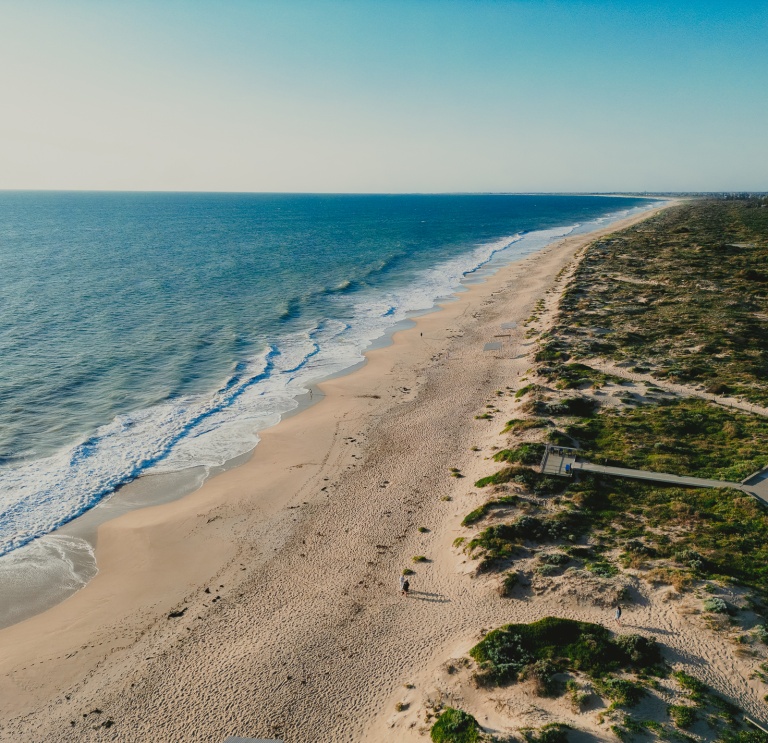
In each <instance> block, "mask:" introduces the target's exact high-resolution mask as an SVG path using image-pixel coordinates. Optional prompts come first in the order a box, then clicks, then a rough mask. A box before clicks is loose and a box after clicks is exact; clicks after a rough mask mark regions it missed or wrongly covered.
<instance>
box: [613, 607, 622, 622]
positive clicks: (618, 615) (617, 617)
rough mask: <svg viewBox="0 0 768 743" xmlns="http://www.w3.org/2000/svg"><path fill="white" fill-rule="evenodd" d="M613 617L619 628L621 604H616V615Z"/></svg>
mask: <svg viewBox="0 0 768 743" xmlns="http://www.w3.org/2000/svg"><path fill="white" fill-rule="evenodd" d="M614 616H615V617H616V624H618V625H619V626H621V604H618V606H617V607H616V613H615V614H614Z"/></svg>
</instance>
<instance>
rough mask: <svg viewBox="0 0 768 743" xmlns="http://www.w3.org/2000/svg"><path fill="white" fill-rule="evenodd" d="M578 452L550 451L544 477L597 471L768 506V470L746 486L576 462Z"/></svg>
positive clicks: (756, 476)
mask: <svg viewBox="0 0 768 743" xmlns="http://www.w3.org/2000/svg"><path fill="white" fill-rule="evenodd" d="M576 455H577V450H575V449H566V448H554V449H549V450H547V452H546V453H545V455H544V458H543V459H542V462H541V472H542V474H545V475H564V476H565V477H570V476H571V475H572V474H573V473H574V472H579V471H584V472H596V473H598V474H601V475H613V476H614V477H627V478H630V479H632V480H646V481H649V482H663V483H666V484H668V485H678V486H680V487H683V488H731V489H733V490H741V491H742V492H743V493H747V494H748V495H751V496H753V497H754V498H757V499H758V500H760V501H762V502H763V503H765V504H766V505H768V469H766V470H762V471H761V472H759V473H756V474H755V475H752V476H750V477H748V478H747V479H746V480H745V481H744V482H743V483H740V482H728V481H726V480H709V479H707V478H704V477H687V476H684V475H682V476H681V475H670V474H667V473H665V472H651V471H649V470H633V469H628V468H626V467H608V466H605V465H601V464H592V463H591V462H581V461H579V460H578V459H577V456H576Z"/></svg>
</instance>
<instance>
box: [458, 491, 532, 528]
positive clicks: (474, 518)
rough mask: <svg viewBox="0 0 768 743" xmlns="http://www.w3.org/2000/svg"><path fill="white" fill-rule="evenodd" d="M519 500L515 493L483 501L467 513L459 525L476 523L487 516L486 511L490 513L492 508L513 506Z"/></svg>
mask: <svg viewBox="0 0 768 743" xmlns="http://www.w3.org/2000/svg"><path fill="white" fill-rule="evenodd" d="M519 501H520V499H519V498H518V497H517V496H516V495H505V496H503V497H501V498H496V499H495V500H491V501H488V502H487V503H483V505H482V506H480V507H479V508H476V509H475V510H474V511H471V512H470V513H468V514H467V515H466V516H465V517H464V519H463V520H462V522H461V525H462V526H471V525H472V524H474V523H477V522H478V521H480V519H482V518H484V517H485V516H487V515H488V513H490V511H492V510H493V509H496V508H505V507H508V506H514V505H517V503H519Z"/></svg>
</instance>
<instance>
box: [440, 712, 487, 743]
mask: <svg viewBox="0 0 768 743" xmlns="http://www.w3.org/2000/svg"><path fill="white" fill-rule="evenodd" d="M480 735H481V733H480V725H478V723H477V720H476V719H475V718H474V717H472V715H470V714H469V713H468V712H464V711H463V710H460V709H455V708H454V707H446V708H445V709H444V710H443V711H442V712H441V713H440V716H439V717H438V718H437V720H436V721H435V724H434V725H433V726H432V730H431V731H430V737H431V738H432V740H433V741H434V743H477V741H479V740H480V739H481V738H480Z"/></svg>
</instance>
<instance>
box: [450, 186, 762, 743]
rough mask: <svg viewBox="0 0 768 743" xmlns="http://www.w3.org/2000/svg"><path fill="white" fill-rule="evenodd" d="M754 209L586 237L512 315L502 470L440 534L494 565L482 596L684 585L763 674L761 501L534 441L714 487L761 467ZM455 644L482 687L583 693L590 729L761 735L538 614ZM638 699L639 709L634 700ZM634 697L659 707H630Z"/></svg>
mask: <svg viewBox="0 0 768 743" xmlns="http://www.w3.org/2000/svg"><path fill="white" fill-rule="evenodd" d="M756 206H757V205H756V204H753V203H751V200H749V199H745V200H742V201H740V202H729V201H722V202H716V201H698V202H692V203H688V204H684V205H682V206H680V207H676V208H673V209H670V210H667V211H666V212H664V213H662V214H661V215H659V216H657V217H655V218H653V219H651V220H649V221H647V222H644V223H641V224H639V225H638V226H636V227H633V228H631V229H629V230H626V231H624V232H621V233H618V234H614V235H610V236H608V237H606V238H603V239H602V240H600V241H598V242H597V243H595V244H593V245H591V246H590V247H588V248H587V250H586V254H585V255H584V258H583V260H582V262H581V263H580V264H579V265H578V266H577V267H576V269H575V271H574V273H573V276H572V279H571V281H570V283H569V284H568V286H567V287H566V290H565V293H564V295H563V297H562V299H561V302H560V304H559V307H558V309H557V314H556V317H555V320H554V325H553V326H552V327H549V328H547V327H546V326H543V322H544V320H543V319H542V318H543V316H544V309H543V306H537V307H536V310H535V312H534V315H533V316H532V317H531V318H529V324H531V325H532V324H534V323H540V324H542V327H540V328H539V329H538V332H537V336H538V339H539V340H538V351H537V352H536V356H535V362H536V363H535V367H534V368H533V369H531V370H530V371H529V372H527V375H526V378H525V379H523V380H522V381H521V382H520V384H521V385H522V386H521V387H520V388H519V389H518V390H517V391H514V390H513V391H511V392H510V395H511V396H512V397H513V400H514V402H513V405H514V411H515V413H514V415H515V417H513V418H511V419H510V420H509V421H508V422H507V424H506V426H505V427H504V428H503V430H502V431H501V435H502V436H503V437H504V442H503V444H502V446H500V447H499V449H498V450H497V451H496V452H495V453H494V454H493V456H492V459H493V460H494V461H495V462H496V463H498V464H501V465H502V466H501V467H499V466H498V464H497V467H496V471H491V472H490V473H489V474H487V475H485V476H484V477H482V478H480V479H479V480H477V482H476V483H475V485H476V487H477V488H481V489H485V490H486V491H487V492H489V496H488V499H487V500H486V501H485V502H484V503H481V504H480V505H479V506H477V507H475V508H474V510H472V511H471V512H469V513H467V515H466V516H465V517H464V520H463V521H462V526H463V527H465V528H467V529H471V530H472V531H471V533H468V534H467V536H466V538H459V539H457V540H456V541H455V543H454V544H455V546H457V547H458V548H460V549H462V550H464V551H465V552H466V553H467V554H468V555H469V556H470V557H471V558H474V559H478V560H479V562H478V563H477V569H476V572H477V574H482V573H497V574H498V575H499V580H498V583H496V586H497V590H498V593H499V595H501V596H507V597H508V596H510V595H512V593H513V591H515V589H517V587H518V586H522V587H525V588H526V589H528V590H527V591H524V590H521V591H520V592H519V596H520V597H521V598H522V599H523V600H524V599H525V597H526V596H527V595H530V593H531V592H534V593H538V592H540V591H544V590H549V589H548V588H547V586H550V587H552V590H554V589H556V588H558V587H559V586H561V585H569V582H571V583H570V585H571V586H572V585H574V584H573V583H572V581H576V580H582V579H583V580H587V578H586V576H590V577H589V578H588V580H590V581H591V583H588V585H589V586H591V587H592V588H594V587H596V586H598V585H610V586H612V593H611V592H609V593H606V595H608V596H611V597H613V598H612V599H611V601H609V602H608V604H607V605H611V603H612V604H613V605H615V603H616V601H618V600H621V602H622V603H623V602H625V601H631V600H632V596H633V595H634V593H633V592H634V591H635V588H633V589H632V592H628V591H627V586H630V585H634V586H635V587H637V586H638V585H642V583H640V584H638V583H637V580H638V579H639V580H640V581H642V582H644V583H645V584H646V586H648V587H650V588H651V589H653V588H656V587H659V586H670V588H671V589H674V590H670V591H669V592H666V593H665V595H666V598H664V599H663V600H665V601H668V600H672V599H674V598H680V596H681V594H684V593H689V594H692V593H693V592H694V591H695V592H696V595H695V597H694V596H692V595H691V596H690V597H689V599H687V601H688V603H689V604H690V605H691V607H692V608H691V609H690V611H692V612H693V613H694V614H698V615H700V617H701V620H700V621H701V622H702V625H703V626H708V627H710V628H712V629H719V630H727V631H728V633H729V637H730V640H732V641H733V642H734V643H736V644H737V645H738V648H737V651H736V652H737V653H739V654H742V655H744V656H745V657H746V656H749V657H754V658H755V659H756V661H755V667H756V668H757V670H756V671H755V672H754V676H755V678H760V679H761V680H763V681H764V682H766V683H768V681H766V679H768V670H766V669H768V665H767V664H765V663H763V664H762V665H760V664H759V661H760V660H761V659H763V660H764V658H763V655H764V647H763V644H764V643H768V641H767V640H766V639H765V638H768V630H766V629H765V627H766V622H765V617H766V614H768V510H766V509H765V507H764V506H763V505H762V503H761V502H760V501H758V500H757V499H755V498H753V497H751V496H749V495H747V494H746V493H744V492H742V491H741V490H737V489H730V488H723V489H694V488H682V487H672V486H664V485H659V484H654V483H649V482H644V481H634V480H628V479H622V478H618V477H611V476H606V475H600V474H591V473H585V472H580V473H579V477H578V478H577V479H566V478H558V477H551V476H548V475H543V474H541V473H540V472H538V471H537V468H536V466H537V465H538V463H539V462H540V461H541V458H542V454H543V451H544V448H545V446H546V445H547V444H554V445H556V446H566V447H573V448H576V449H579V450H580V456H581V457H583V459H585V460H587V461H591V462H594V463H596V464H605V465H612V466H620V467H627V468H632V469H642V470H650V471H656V472H664V473H671V474H677V475H692V476H695V477H704V478H710V479H716V480H722V481H727V482H733V483H738V482H740V481H742V480H743V479H744V478H746V477H748V476H749V475H751V474H752V473H754V472H756V471H758V470H761V469H762V468H764V467H766V466H768V419H766V417H765V416H764V415H763V414H762V413H761V411H760V410H759V409H755V407H754V406H756V405H768V272H766V269H765V266H766V265H768V209H759V208H756ZM533 330H534V328H531V332H533ZM606 369H608V371H606ZM614 372H615V373H614ZM724 396H727V398H728V399H727V400H725V402H727V403H733V404H734V405H733V406H730V405H724V404H722V403H723V397H724ZM702 398H704V399H702ZM739 405H740V406H741V409H739V407H738V406H739ZM750 406H753V407H750ZM628 581H629V582H628ZM632 581H633V582H634V584H633V583H632ZM600 582H602V584H601V583H600ZM531 586H532V588H531ZM592 588H590V591H591V590H592ZM569 590H570V589H569ZM641 592H642V591H641ZM657 595H661V594H657ZM590 598H592V599H594V601H595V603H596V605H602V606H605V605H606V604H605V603H603V604H598V601H599V600H600V598H599V597H596V596H590ZM633 653H634V655H633ZM470 655H471V657H472V658H473V659H474V660H475V662H476V671H475V680H476V682H477V683H478V684H479V685H481V686H496V685H508V684H514V683H517V682H518V681H527V682H530V684H531V685H532V687H533V689H534V691H535V693H537V694H539V695H542V696H549V697H557V696H560V695H563V694H567V695H568V696H567V698H568V700H569V702H570V706H571V708H572V709H573V711H574V713H576V714H581V713H582V712H583V711H584V709H585V708H587V707H588V706H590V699H594V698H595V697H600V698H602V700H603V702H602V704H603V709H604V711H603V712H601V714H600V717H599V721H600V722H605V723H606V724H607V725H608V727H609V729H610V730H611V731H612V732H613V734H614V735H615V736H616V737H617V738H618V739H620V740H623V741H624V740H630V739H632V738H633V737H635V736H640V737H642V736H646V737H651V738H656V739H661V740H669V741H680V743H682V742H683V741H692V740H712V741H718V743H768V735H766V734H764V733H763V732H761V731H760V730H758V729H752V728H749V727H747V726H745V724H744V722H743V713H742V712H741V710H740V709H739V708H738V707H737V706H736V705H734V704H732V703H731V702H730V701H728V700H727V699H725V698H724V697H722V696H721V695H720V694H718V693H716V692H715V691H713V690H711V689H710V688H709V687H708V686H707V685H706V684H704V683H703V682H702V681H700V680H699V679H698V678H696V677H694V676H692V675H690V674H688V673H686V672H685V671H684V670H677V671H675V672H674V673H671V669H670V668H668V667H665V665H664V663H663V661H662V660H661V654H660V649H659V647H658V646H657V645H656V644H655V643H653V641H649V640H646V639H645V638H643V637H640V636H636V635H625V636H622V635H614V634H613V633H611V632H610V631H609V630H607V629H605V628H603V627H601V626H599V625H593V624H589V623H587V622H577V621H574V620H569V619H562V618H558V617H547V618H545V619H542V620H539V621H538V622H533V623H530V624H512V625H506V626H504V627H500V628H498V629H495V630H493V631H491V632H489V633H488V634H487V635H485V637H484V639H483V640H482V641H481V642H480V643H478V644H477V645H476V646H475V647H474V648H472V650H471V651H470ZM761 674H762V675H761ZM657 676H661V677H664V678H663V679H661V680H659V679H658V678H656V677H657ZM660 684H661V685H662V686H660ZM662 687H663V689H662ZM660 689H661V691H660ZM646 696H650V697H653V698H654V699H655V702H654V703H653V704H650V703H649V704H643V705H640V706H638V705H639V702H640V701H641V700H643V698H645V697H646ZM766 698H767V699H768V696H766ZM649 705H650V707H652V708H654V709H656V708H659V709H662V710H663V712H662V713H661V715H659V714H655V716H654V715H651V716H648V715H647V714H645V712H643V714H641V713H640V711H638V710H641V711H642V710H647V709H648V708H649ZM520 732H521V733H522V734H523V736H524V737H525V738H526V739H528V740H536V739H537V738H536V735H538V733H531V736H529V735H527V734H526V731H524V730H523V731H520ZM561 733H562V734H565V731H564V730H563V731H561Z"/></svg>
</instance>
